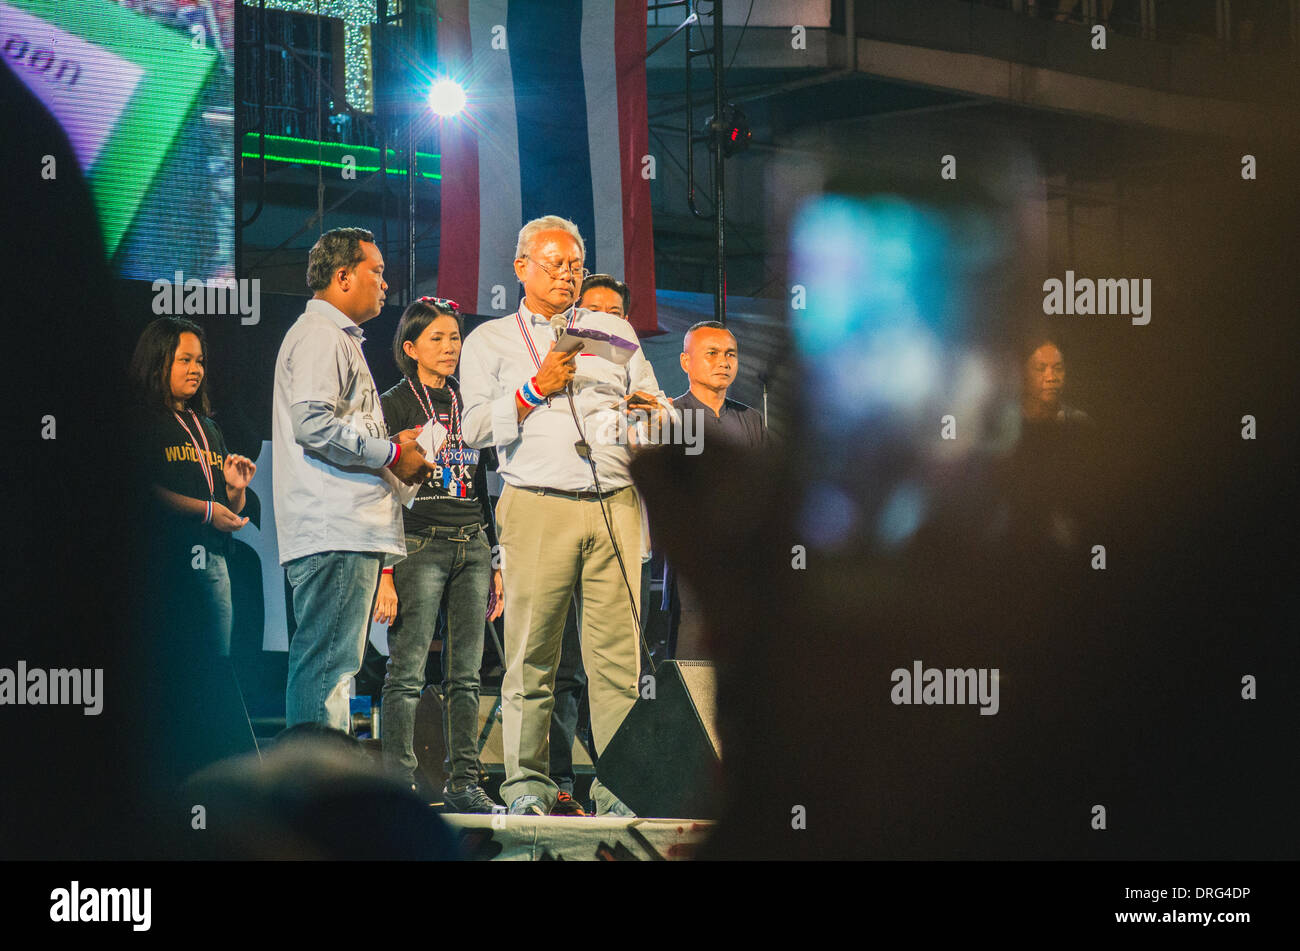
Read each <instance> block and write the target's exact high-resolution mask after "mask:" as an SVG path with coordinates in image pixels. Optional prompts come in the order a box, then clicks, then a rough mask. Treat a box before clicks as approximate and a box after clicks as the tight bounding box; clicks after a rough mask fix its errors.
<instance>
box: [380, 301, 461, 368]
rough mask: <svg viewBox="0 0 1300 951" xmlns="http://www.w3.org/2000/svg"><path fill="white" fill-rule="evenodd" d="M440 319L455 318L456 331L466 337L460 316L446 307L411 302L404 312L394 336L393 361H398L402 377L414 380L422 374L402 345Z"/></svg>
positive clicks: (431, 303)
mask: <svg viewBox="0 0 1300 951" xmlns="http://www.w3.org/2000/svg"><path fill="white" fill-rule="evenodd" d="M439 317H453V318H455V320H456V329H457V330H459V331H460V334H461V336H462V337H464V336H465V328H464V327H463V326H461V322H460V314H458V313H456V312H455V311H454V310H452V309H451V308H450V307H447V306H445V305H442V304H436V303H434V302H433V301H432V300H429V301H423V300H417V301H411V303H410V304H409V305H408V306H407V308H406V310H404V311H402V319H401V320H399V321H398V322H397V332H396V333H395V334H393V359H394V360H396V361H397V369H399V370H401V371H402V376H405V377H410V378H411V379H412V380H414V379H415V378H416V377H417V376H418V375H419V372H420V368H419V365H418V364H417V363H416V362H415V360H413V359H412V358H411V357H410V356H408V355H407V353H406V350H405V348H404V347H403V346H402V344H404V343H406V341H408V340H415V339H416V338H418V337H419V336H420V334H422V333H424V332H425V330H427V329H428V327H429V324H431V323H433V322H434V320H436V319H437V318H439Z"/></svg>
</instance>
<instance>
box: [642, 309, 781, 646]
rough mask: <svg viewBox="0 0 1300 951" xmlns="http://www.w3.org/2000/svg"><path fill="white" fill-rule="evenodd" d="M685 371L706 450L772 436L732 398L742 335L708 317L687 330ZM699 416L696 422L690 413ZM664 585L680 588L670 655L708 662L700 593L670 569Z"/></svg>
mask: <svg viewBox="0 0 1300 951" xmlns="http://www.w3.org/2000/svg"><path fill="white" fill-rule="evenodd" d="M679 359H680V360H681V364H682V369H683V370H685V371H686V378H687V380H689V381H690V389H688V390H687V391H686V392H685V393H683V394H682V395H681V396H679V397H677V398H676V399H675V400H673V408H674V409H676V410H677V411H678V413H680V414H681V416H682V422H683V426H684V427H685V428H686V431H687V432H691V433H694V434H695V437H694V438H695V439H696V440H698V442H697V443H696V444H697V445H698V446H699V447H700V451H701V452H707V451H708V447H709V444H710V443H713V442H728V443H732V444H734V445H736V446H740V447H743V448H745V449H757V448H759V447H760V446H762V445H763V442H764V441H765V440H766V439H767V429H766V427H764V425H763V417H762V415H761V414H760V413H759V412H758V411H757V410H755V409H753V408H751V407H749V406H746V405H745V404H744V403H741V402H738V401H737V400H732V399H728V398H727V390H728V389H729V388H730V387H731V384H733V383H735V382H736V374H737V373H738V372H739V371H740V347H739V345H738V344H737V343H736V337H735V335H734V334H732V333H731V331H729V330H728V329H727V328H726V327H724V326H723V325H722V324H720V323H718V322H717V321H716V320H706V321H702V322H700V323H698V324H695V325H694V326H692V327H691V329H690V330H688V331H686V336H685V337H684V338H683V340H682V354H681V357H680V358H679ZM688 413H689V414H694V416H695V418H694V419H693V420H691V422H690V423H687V422H686V415H687V414H688ZM669 576H670V580H669V581H666V582H665V584H664V591H665V595H666V597H667V598H671V597H672V591H673V590H674V589H675V590H676V592H677V601H678V603H679V611H678V612H677V617H676V623H675V624H674V625H673V631H674V633H673V636H672V639H671V646H670V648H669V655H670V656H672V657H674V658H676V659H678V660H706V659H708V657H709V653H708V651H707V649H706V646H705V633H704V615H703V613H702V612H701V610H700V604H699V600H698V599H697V598H696V597H695V593H694V592H692V591H691V590H690V588H689V587H688V586H686V585H684V584H678V583H677V579H676V577H675V574H674V573H673V572H672V571H671V567H670V570H669Z"/></svg>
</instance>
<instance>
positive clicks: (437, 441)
mask: <svg viewBox="0 0 1300 951" xmlns="http://www.w3.org/2000/svg"><path fill="white" fill-rule="evenodd" d="M446 441H447V427H446V426H444V425H442V423H440V422H438V421H437V420H436V419H431V420H429V421H428V422H427V423H425V424H424V427H423V428H422V429H421V430H420V435H418V436H416V437H415V444H416V445H417V446H419V447H420V452H422V453H424V458H426V459H428V460H429V461H430V462H433V457H434V456H435V455H436V454H437V452H438V450H439V449H441V448H442V444H443V443H444V442H446ZM407 488H409V489H410V490H411V492H410V495H409V496H407V495H406V494H402V495H399V496H398V499H399V500H400V501H401V503H402V504H403V505H405V506H406V507H407V508H408V509H409V508H410V507H411V506H413V505H414V504H415V496H416V493H417V492H418V491H419V488H420V487H419V485H412V486H407Z"/></svg>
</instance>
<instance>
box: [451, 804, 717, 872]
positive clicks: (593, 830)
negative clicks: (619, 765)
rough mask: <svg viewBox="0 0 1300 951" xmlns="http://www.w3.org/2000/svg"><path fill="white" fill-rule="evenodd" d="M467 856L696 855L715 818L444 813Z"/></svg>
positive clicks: (641, 858) (604, 858)
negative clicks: (711, 819) (629, 817)
mask: <svg viewBox="0 0 1300 951" xmlns="http://www.w3.org/2000/svg"><path fill="white" fill-rule="evenodd" d="M443 818H444V819H446V820H447V824H448V825H450V826H451V828H452V829H453V830H454V831H455V833H456V836H457V838H458V839H459V840H460V843H461V848H462V850H463V852H464V854H465V857H466V858H469V859H472V860H477V861H493V862H507V861H515V862H549V861H564V862H575V861H582V862H620V861H628V862H663V861H678V860H681V859H689V858H692V857H693V856H694V854H695V850H696V849H697V848H698V847H699V846H700V844H701V843H702V842H703V841H704V840H705V839H706V838H707V837H708V834H709V832H710V830H711V829H712V828H713V823H712V822H708V821H705V820H701V819H622V818H617V817H614V816H605V817H600V818H597V817H595V816H590V817H581V816H577V817H575V816H508V815H504V814H497V815H458V814H449V815H445V816H443Z"/></svg>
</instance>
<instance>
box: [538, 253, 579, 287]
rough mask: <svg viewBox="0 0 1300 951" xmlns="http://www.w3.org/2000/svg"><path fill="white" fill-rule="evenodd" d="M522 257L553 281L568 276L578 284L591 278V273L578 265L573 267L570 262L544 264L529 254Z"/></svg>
mask: <svg viewBox="0 0 1300 951" xmlns="http://www.w3.org/2000/svg"><path fill="white" fill-rule="evenodd" d="M524 257H525V258H527V259H528V260H529V261H532V262H533V263H534V264H536V265H537V266H538V267H539V268H541V269H542V270H543V271H545V272H546V273H547V275H548V276H549V277H550V278H551V280H553V281H556V280H559V278H560V275H561V274H569V275H571V276H573V277H576V278H577V279H578V280H579V281H580V282H581V281H585V280H586V279H587V278H588V277H590V276H591V272H590V271H588V270H587V269H586V268H585V267H582V265H580V264H579V265H575V264H574V263H573V262H572V261H567V262H565V263H564V264H546V263H545V262H543V261H539V260H537V258H535V257H533V256H532V255H531V254H525V255H524Z"/></svg>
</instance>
